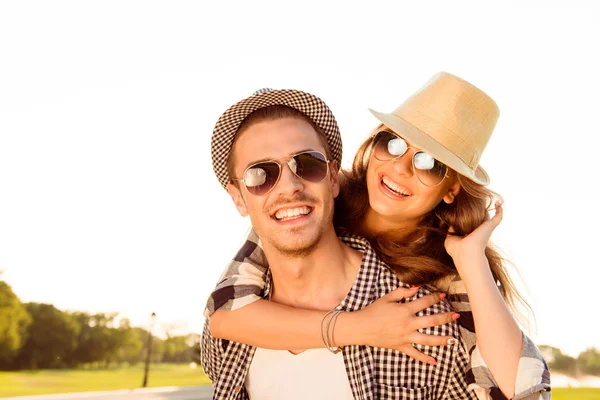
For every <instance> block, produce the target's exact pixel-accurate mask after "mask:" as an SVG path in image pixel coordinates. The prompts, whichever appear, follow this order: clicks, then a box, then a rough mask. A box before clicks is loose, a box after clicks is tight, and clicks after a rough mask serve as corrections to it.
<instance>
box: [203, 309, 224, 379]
mask: <svg viewBox="0 0 600 400" xmlns="http://www.w3.org/2000/svg"><path fill="white" fill-rule="evenodd" d="M209 323H210V321H209V320H208V319H206V320H205V322H204V329H203V331H202V341H201V347H200V364H202V369H203V370H204V373H205V374H206V376H208V378H209V379H210V380H211V382H213V385H214V383H215V382H216V380H217V378H218V376H219V371H220V370H221V360H222V357H221V355H222V351H223V347H222V341H221V339H215V338H213V337H212V336H211V335H210V325H209Z"/></svg>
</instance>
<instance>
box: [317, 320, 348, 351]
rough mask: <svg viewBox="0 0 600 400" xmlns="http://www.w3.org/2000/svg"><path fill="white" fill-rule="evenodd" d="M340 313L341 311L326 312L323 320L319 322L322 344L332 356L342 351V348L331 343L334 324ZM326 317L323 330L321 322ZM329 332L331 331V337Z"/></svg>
mask: <svg viewBox="0 0 600 400" xmlns="http://www.w3.org/2000/svg"><path fill="white" fill-rule="evenodd" d="M342 313H343V311H339V310H331V311H328V312H327V313H326V314H325V315H324V316H323V319H322V320H321V338H322V339H323V344H325V348H326V349H327V350H329V351H330V352H332V353H333V354H337V353H339V352H340V351H341V350H342V349H343V347H340V346H335V345H334V343H333V333H334V330H335V324H336V322H337V319H338V317H339V316H340V314H342ZM327 316H329V319H328V320H327V324H326V326H325V329H323V322H324V321H325V318H327ZM332 322H333V325H332ZM330 328H331V329H330ZM330 331H331V336H330V334H329V333H330ZM330 337H331V340H330Z"/></svg>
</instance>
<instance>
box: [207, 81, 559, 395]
mask: <svg viewBox="0 0 600 400" xmlns="http://www.w3.org/2000/svg"><path fill="white" fill-rule="evenodd" d="M372 112H373V114H374V115H375V116H376V117H377V118H378V119H379V120H380V122H381V123H382V124H381V125H380V126H378V127H377V128H376V129H375V130H374V132H373V134H372V135H371V137H369V138H368V139H367V140H366V141H365V142H364V143H363V145H362V146H361V147H360V149H359V151H358V153H357V155H356V156H355V159H354V163H353V167H352V169H351V170H350V171H345V172H344V173H343V176H344V179H343V181H342V183H343V185H342V191H341V194H340V196H339V197H338V199H336V212H335V222H336V227H337V228H338V230H339V232H340V234H347V233H354V234H359V235H361V236H364V237H366V238H367V239H369V240H370V242H371V243H372V245H373V247H374V248H375V249H376V251H377V252H378V254H379V256H380V257H381V258H382V259H383V260H384V261H386V262H387V264H388V265H389V266H390V267H391V268H392V269H393V270H394V271H395V272H396V273H397V275H398V277H399V278H400V280H401V281H402V282H404V283H406V284H407V285H433V286H435V287H436V288H437V289H439V290H441V291H443V292H446V293H448V295H449V297H448V300H449V301H450V302H451V303H452V305H453V306H454V308H455V310H456V311H458V312H459V313H460V315H461V317H460V319H459V323H460V325H461V336H462V341H463V342H462V345H463V346H466V347H467V349H468V350H469V352H470V354H471V355H472V356H471V371H470V375H471V376H473V377H474V378H473V379H471V380H470V382H471V383H472V384H471V385H470V388H471V389H472V390H474V391H475V392H476V393H477V395H478V397H479V398H482V399H492V398H493V399H497V398H515V399H517V398H518V399H524V398H527V399H529V398H531V399H534V398H535V399H541V398H549V393H547V392H546V391H548V390H549V389H550V387H549V374H548V371H547V368H546V365H545V363H544V361H543V359H542V358H541V356H540V355H539V352H538V351H537V349H536V348H535V346H534V345H533V344H532V343H531V341H530V340H529V339H528V338H527V337H526V336H524V335H522V333H521V330H520V329H519V327H518V325H517V323H516V321H515V319H514V317H513V315H512V313H511V311H510V310H509V308H508V306H507V302H508V304H510V305H514V301H515V300H522V299H521V297H520V296H519V294H518V292H517V291H516V290H515V288H514V286H513V284H512V282H511V281H510V279H509V277H508V274H507V273H506V270H505V268H504V266H503V264H502V259H501V258H500V256H499V255H498V253H497V252H496V251H494V250H493V249H492V248H491V247H490V246H489V245H488V241H489V238H490V236H491V234H492V232H493V230H494V228H495V227H496V226H497V225H498V224H499V223H500V221H501V219H502V207H501V203H500V202H496V215H495V216H494V217H493V218H491V219H489V216H488V207H489V206H490V205H491V204H492V203H493V201H494V198H495V197H496V195H495V194H494V193H493V192H492V191H490V190H489V189H487V188H485V186H484V185H487V184H488V183H489V178H488V176H487V174H486V173H485V171H484V170H483V169H482V168H481V167H479V165H478V164H479V159H480V157H481V153H482V152H483V150H484V148H485V146H486V144H487V142H488V140H489V138H490V136H491V134H492V132H493V129H494V127H495V124H496V121H497V119H498V108H497V106H496V104H495V102H494V101H493V100H492V99H491V98H489V97H488V96H487V95H486V94H485V93H483V92H482V91H480V90H479V89H477V88H475V87H474V86H472V85H471V84H469V83H468V82H465V81H463V80H462V79H460V78H458V77H455V76H453V75H451V74H447V73H440V74H437V75H436V76H434V77H433V78H432V79H431V80H430V81H429V82H428V83H427V84H426V85H425V86H424V87H423V88H422V89H421V90H420V91H418V92H417V93H415V94H414V95H413V96H411V97H410V98H409V99H408V100H407V101H405V102H404V103H403V104H402V105H401V106H400V107H398V108H397V109H396V110H395V111H394V112H393V113H391V114H383V113H378V112H375V111H372ZM249 238H250V239H251V240H254V239H256V238H255V237H254V235H253V233H251V234H250V237H249ZM247 261H248V263H249V264H250V267H247V268H240V269H239V270H238V269H237V268H234V269H231V268H232V267H231V266H230V269H229V270H228V271H226V273H225V275H224V279H223V280H221V283H220V284H219V286H218V287H217V289H216V290H215V292H213V295H212V296H211V299H212V300H214V301H213V302H211V301H209V305H208V307H207V314H208V315H210V314H211V313H212V312H213V311H216V310H217V309H220V310H221V311H216V312H215V313H214V314H213V315H212V317H211V324H210V327H211V333H212V334H213V335H214V336H217V337H223V338H226V339H230V340H235V341H238V342H244V343H248V344H251V345H254V346H258V347H265V348H272V349H289V348H313V347H323V343H322V342H321V339H322V337H321V336H323V335H319V331H317V330H316V329H315V327H318V326H319V325H318V324H319V323H321V334H322V332H323V321H324V320H325V317H326V315H325V313H324V312H320V311H310V310H299V309H291V308H288V307H284V306H281V305H278V304H272V303H269V302H267V301H264V300H262V298H261V297H260V296H258V294H260V290H261V288H262V287H263V286H264V272H265V270H266V269H265V267H264V260H261V259H258V260H247ZM252 264H254V265H253V266H254V268H251V267H252ZM240 288H243V290H240ZM234 289H235V290H234ZM498 289H499V290H498ZM413 290H414V289H413ZM223 293H227V294H228V295H227V296H223ZM412 294H414V292H412V291H411V289H399V290H397V291H395V292H392V293H391V294H389V295H388V296H385V297H383V298H382V299H380V300H378V301H377V302H375V303H373V304H372V305H371V306H369V307H367V308H366V309H364V310H361V311H358V312H355V313H347V314H343V315H341V316H339V318H338V319H337V324H336V325H335V326H337V328H335V329H336V330H335V344H336V345H346V344H367V345H371V346H378V347H389V348H394V349H397V350H400V351H403V352H405V353H406V354H408V355H410V356H412V357H414V358H416V359H419V360H421V361H424V362H430V363H435V360H432V359H431V358H430V357H428V356H425V355H424V354H422V353H420V352H418V351H417V350H416V349H415V348H414V347H412V345H411V343H420V344H426V345H441V344H442V343H441V342H439V341H435V339H434V338H432V337H425V335H422V334H420V333H418V332H417V327H422V324H419V322H417V319H418V317H415V316H414V312H413V313H408V312H407V308H406V304H398V303H397V301H398V300H400V299H401V298H404V297H410V296H411V295H412ZM466 294H468V298H467V296H466ZM222 310H235V311H232V312H230V313H225V312H223V311H222ZM352 314H354V315H352ZM420 318H425V317H420ZM318 321H320V322H318ZM428 323H429V325H428V326H430V325H432V323H430V321H428ZM325 329H326V331H327V333H326V334H325V335H324V336H325V337H327V338H328V335H329V329H328V328H325ZM475 331H477V336H476V337H475ZM332 336H333V333H332ZM444 339H445V338H444ZM475 339H476V340H477V345H475ZM324 341H325V342H327V340H324ZM327 344H330V343H327ZM327 347H329V346H327Z"/></svg>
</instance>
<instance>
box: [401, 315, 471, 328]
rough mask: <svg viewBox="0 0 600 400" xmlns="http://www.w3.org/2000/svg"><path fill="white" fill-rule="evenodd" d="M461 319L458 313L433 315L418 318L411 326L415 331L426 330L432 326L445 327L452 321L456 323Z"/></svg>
mask: <svg viewBox="0 0 600 400" xmlns="http://www.w3.org/2000/svg"><path fill="white" fill-rule="evenodd" d="M459 317H460V314H458V313H456V312H445V313H439V314H433V315H425V316H422V317H416V318H415V320H414V322H413V323H412V324H411V328H413V329H424V328H429V327H432V326H438V325H445V324H448V323H450V322H452V321H456V320H457V319H458V318H459Z"/></svg>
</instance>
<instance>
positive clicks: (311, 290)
mask: <svg viewBox="0 0 600 400" xmlns="http://www.w3.org/2000/svg"><path fill="white" fill-rule="evenodd" d="M263 245H264V251H265V255H266V257H267V260H268V261H269V268H270V270H271V276H272V295H271V301H273V302H276V303H280V304H285V305H289V306H292V307H299V308H308V309H315V310H331V309H333V308H334V307H336V306H337V305H338V304H339V303H340V302H341V301H342V300H343V299H344V298H345V297H346V295H347V294H348V292H349V291H350V289H351V288H352V285H353V284H354V282H355V280H356V276H357V275H358V270H359V269H360V264H361V260H362V253H360V252H358V251H356V250H353V249H351V248H350V247H348V246H346V245H345V244H344V243H342V241H341V240H340V239H339V238H338V237H337V236H336V234H335V232H334V231H333V230H332V231H331V232H330V233H328V234H324V235H323V237H322V238H321V240H320V241H319V244H318V245H317V247H316V248H315V249H314V250H313V251H312V252H311V253H310V254H307V255H304V256H300V257H295V256H289V255H285V254H282V253H280V252H278V251H277V250H276V249H274V248H272V247H271V246H269V245H268V244H266V243H264V244H263Z"/></svg>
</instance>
